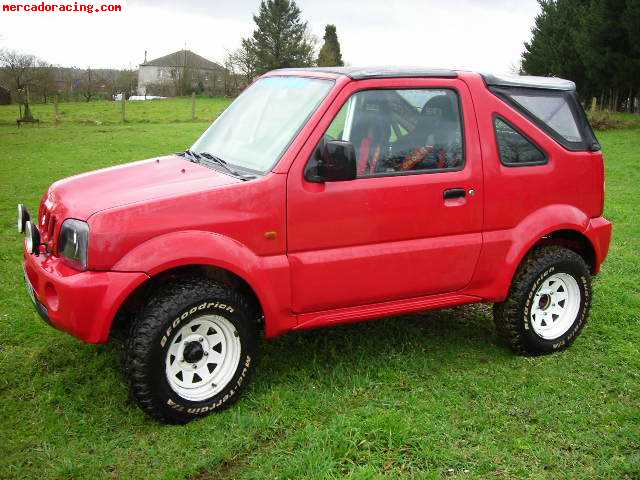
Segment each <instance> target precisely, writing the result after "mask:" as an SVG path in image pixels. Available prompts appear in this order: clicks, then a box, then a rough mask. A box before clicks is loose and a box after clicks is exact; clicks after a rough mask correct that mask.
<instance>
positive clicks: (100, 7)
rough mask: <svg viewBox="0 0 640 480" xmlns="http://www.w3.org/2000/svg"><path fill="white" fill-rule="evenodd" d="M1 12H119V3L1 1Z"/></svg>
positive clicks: (120, 5) (120, 7)
mask: <svg viewBox="0 0 640 480" xmlns="http://www.w3.org/2000/svg"><path fill="white" fill-rule="evenodd" d="M2 11H3V12H15V13H50V12H61V13H78V12H79V13H109V12H121V11H122V4H121V3H90V2H68V3H57V2H42V1H41V2H38V1H32V2H24V3H3V4H2Z"/></svg>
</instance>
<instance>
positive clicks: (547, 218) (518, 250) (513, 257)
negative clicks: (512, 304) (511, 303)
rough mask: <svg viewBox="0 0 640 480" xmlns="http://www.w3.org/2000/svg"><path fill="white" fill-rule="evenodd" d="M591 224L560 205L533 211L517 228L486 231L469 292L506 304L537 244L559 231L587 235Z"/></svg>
mask: <svg viewBox="0 0 640 480" xmlns="http://www.w3.org/2000/svg"><path fill="white" fill-rule="evenodd" d="M589 221H590V218H589V217H588V216H587V215H586V214H585V213H584V212H583V211H581V210H579V209H578V208H576V207H574V206H571V205H564V204H556V205H548V206H546V207H544V208H541V209H539V210H536V211H535V212H532V213H531V214H530V215H528V216H527V217H525V218H524V219H523V220H522V221H521V222H520V223H519V224H518V225H516V226H515V227H513V228H509V229H501V230H489V231H484V232H483V234H482V236H483V243H482V251H481V253H480V259H479V261H478V267H477V269H476V272H475V274H474V277H473V280H472V281H471V283H470V284H469V287H468V288H467V292H468V293H469V294H470V295H477V296H479V297H482V298H485V299H487V300H490V301H495V302H499V301H503V300H504V299H505V298H506V297H507V295H508V293H509V288H510V286H511V280H512V279H513V276H514V275H515V273H516V270H517V268H518V266H519V265H520V263H521V262H522V259H523V258H524V256H525V255H526V254H527V253H528V252H529V250H531V248H532V247H533V246H534V245H535V244H536V242H538V241H539V240H540V239H541V238H542V237H544V236H546V235H549V234H551V233H553V232H556V231H558V230H573V231H576V232H579V233H581V234H584V233H585V232H586V230H587V228H588V226H589ZM467 292H465V293H467Z"/></svg>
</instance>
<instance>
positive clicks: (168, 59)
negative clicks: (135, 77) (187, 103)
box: [140, 50, 223, 70]
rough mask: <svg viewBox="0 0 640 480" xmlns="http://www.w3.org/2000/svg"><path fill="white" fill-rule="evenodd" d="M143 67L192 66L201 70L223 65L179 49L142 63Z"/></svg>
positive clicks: (220, 67)
mask: <svg viewBox="0 0 640 480" xmlns="http://www.w3.org/2000/svg"><path fill="white" fill-rule="evenodd" d="M140 66H141V67H145V66H152V67H185V66H187V67H191V68H197V69H200V70H222V69H223V67H222V66H221V65H220V64H218V63H216V62H212V61H211V60H207V59H206V58H204V57H201V56H200V55H198V54H197V53H193V52H192V51H191V50H178V51H177V52H173V53H170V54H169V55H165V56H164V57H159V58H156V59H154V60H149V61H148V62H145V63H142V64H141V65H140Z"/></svg>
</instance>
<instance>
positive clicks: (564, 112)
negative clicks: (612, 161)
mask: <svg viewBox="0 0 640 480" xmlns="http://www.w3.org/2000/svg"><path fill="white" fill-rule="evenodd" d="M512 98H513V99H514V100H515V101H516V102H518V103H519V104H520V105H521V106H522V107H523V108H525V109H526V110H527V111H529V112H531V113H532V114H533V115H535V117H536V118H538V120H540V121H542V122H544V124H545V125H548V126H549V127H550V128H552V129H553V130H554V131H555V132H557V133H559V134H560V135H562V137H563V138H564V139H565V140H568V141H569V142H581V141H582V136H581V135H580V132H579V131H578V125H577V123H576V119H575V118H574V117H573V114H572V113H571V109H570V108H569V104H568V103H567V102H566V101H565V99H564V97H562V96H559V95H540V94H538V93H537V92H527V93H526V94H520V95H513V96H512Z"/></svg>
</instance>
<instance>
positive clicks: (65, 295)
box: [23, 252, 149, 343]
mask: <svg viewBox="0 0 640 480" xmlns="http://www.w3.org/2000/svg"><path fill="white" fill-rule="evenodd" d="M23 266H24V273H25V282H27V291H28V292H29V293H30V294H31V293H33V295H30V296H31V298H32V300H33V303H34V306H35V308H36V310H37V311H38V313H39V314H40V316H41V317H42V318H43V319H44V320H46V321H47V322H48V323H49V324H51V325H52V326H54V327H55V328H57V329H59V330H63V331H65V332H67V333H70V334H71V335H73V336H74V337H77V338H79V339H81V340H84V341H85V342H88V343H105V342H106V341H107V340H108V339H109V331H110V329H111V324H112V322H113V319H114V317H115V315H116V313H117V311H118V309H119V308H120V306H121V305H122V303H123V302H124V301H125V300H126V299H127V297H128V296H129V295H130V294H131V292H133V291H134V290H135V289H136V288H137V287H138V286H139V285H141V284H142V283H143V282H144V281H145V280H147V279H148V278H149V277H148V276H147V275H146V274H145V273H141V272H92V271H85V272H79V271H77V270H75V269H73V268H71V267H69V266H68V265H66V264H65V263H64V262H62V261H61V260H60V259H59V258H57V257H53V256H52V255H49V254H45V253H41V254H40V255H38V256H36V255H32V254H29V253H27V252H24V265H23ZM30 290H31V291H30Z"/></svg>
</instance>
